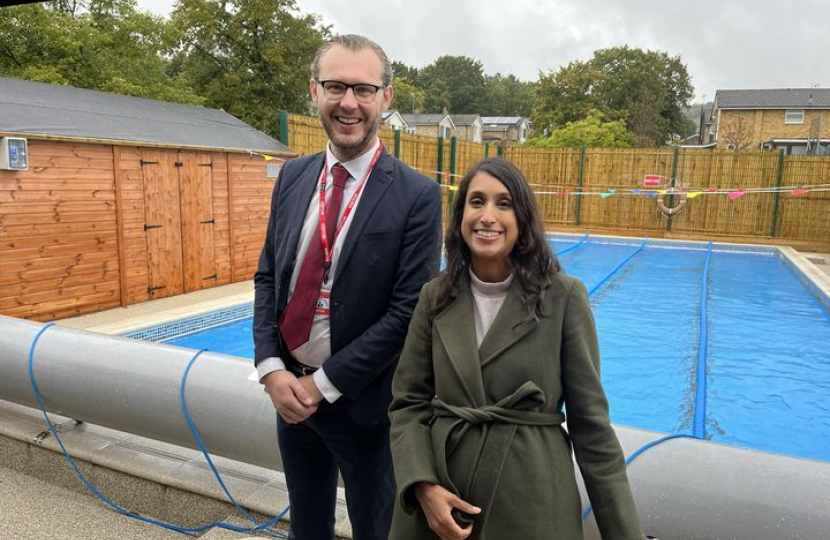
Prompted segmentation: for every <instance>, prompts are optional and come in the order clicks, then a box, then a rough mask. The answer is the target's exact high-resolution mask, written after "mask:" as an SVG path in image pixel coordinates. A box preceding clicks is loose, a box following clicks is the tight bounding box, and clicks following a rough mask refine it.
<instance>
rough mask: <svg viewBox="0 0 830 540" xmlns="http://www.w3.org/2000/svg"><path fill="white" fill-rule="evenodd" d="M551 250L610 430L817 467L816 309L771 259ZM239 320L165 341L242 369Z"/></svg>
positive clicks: (565, 245) (809, 289)
mask: <svg viewBox="0 0 830 540" xmlns="http://www.w3.org/2000/svg"><path fill="white" fill-rule="evenodd" d="M551 242H552V246H553V247H554V249H555V250H556V251H557V252H558V253H559V259H560V261H561V263H562V267H563V270H564V271H566V272H567V273H569V274H571V275H575V276H577V277H579V278H580V279H582V280H583V281H584V282H585V284H586V286H587V287H588V289H589V291H591V304H592V306H593V309H594V314H595V317H596V321H597V330H598V333H599V339H600V348H601V352H602V380H603V384H604V385H605V389H606V392H607V394H608V398H609V401H610V403H611V419H612V421H613V422H614V423H616V424H623V425H630V426H635V427H640V428H644V429H650V430H657V431H664V432H672V433H690V434H691V433H692V432H693V430H694V426H695V422H696V421H698V422H700V426H702V429H703V436H704V437H705V438H708V439H711V440H714V441H718V442H723V443H727V444H733V445H738V446H742V447H748V448H755V449H759V450H765V451H770V452H777V453H782V454H789V455H793V456H799V457H807V458H813V459H820V460H827V461H830V444H828V443H827V442H826V441H828V440H830V348H829V347H828V344H830V317H828V306H830V301H829V300H828V298H827V296H826V294H825V293H823V292H822V291H821V290H819V289H817V288H816V287H815V286H814V285H810V283H809V282H808V281H807V280H806V278H805V277H804V276H803V274H802V273H801V271H800V270H799V269H798V268H797V267H795V266H794V265H793V263H792V262H790V261H789V260H788V259H787V258H786V257H784V256H782V255H781V252H780V251H778V250H777V249H775V248H764V247H757V246H735V245H725V244H715V245H713V246H712V249H711V253H710V251H709V247H708V246H707V245H706V244H700V243H690V242H672V241H648V242H646V243H645V245H643V241H641V240H631V239H619V238H594V237H592V238H587V237H581V238H580V237H571V236H556V237H553V238H552V240H551ZM707 260H708V264H707ZM704 290H705V295H704V294H702V292H703V291H704ZM248 309H250V307H248ZM240 317H243V318H239V317H237V318H238V320H235V321H231V322H228V323H225V324H223V325H220V326H217V327H214V328H210V329H205V330H201V331H199V332H195V333H192V334H189V335H186V336H181V337H176V338H173V339H169V340H167V341H168V343H173V344H177V345H181V346H185V347H190V348H207V349H210V350H212V351H216V352H223V353H226V354H233V355H237V356H243V357H249V358H250V357H252V356H253V342H252V340H251V320H250V317H244V315H240ZM702 321H704V322H705V324H704V325H703V326H702V324H701V322H702ZM702 329H703V330H704V332H703V333H702ZM134 334H135V333H134ZM139 337H148V336H147V335H146V331H145V335H144V336H139ZM701 337H703V338H704V339H703V340H701ZM701 351H703V352H702V353H701ZM699 357H700V358H702V360H703V362H704V363H703V364H702V366H703V369H702V373H701V374H699V373H698V371H699V369H698V368H699ZM701 400H702V401H701ZM701 403H702V404H703V407H701ZM701 410H703V411H705V414H703V416H702V417H701V416H700V415H701V414H702V412H701ZM696 414H697V415H699V416H698V418H697V419H696Z"/></svg>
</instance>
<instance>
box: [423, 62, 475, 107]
mask: <svg viewBox="0 0 830 540" xmlns="http://www.w3.org/2000/svg"><path fill="white" fill-rule="evenodd" d="M417 83H418V86H419V87H420V88H422V89H423V90H424V93H425V97H424V109H425V110H426V111H427V112H440V111H441V110H442V109H444V108H446V109H447V110H448V111H449V112H450V113H452V114H475V113H480V111H481V109H482V98H483V96H484V68H483V66H482V64H481V62H479V61H478V60H474V59H472V58H468V57H466V56H448V55H447V56H441V57H439V58H438V59H437V60H435V62H433V63H432V64H429V65H428V66H426V67H424V68H423V69H421V70H419V72H418V79H417Z"/></svg>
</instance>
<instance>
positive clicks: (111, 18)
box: [0, 0, 202, 104]
mask: <svg viewBox="0 0 830 540" xmlns="http://www.w3.org/2000/svg"><path fill="white" fill-rule="evenodd" d="M173 42H174V39H173V36H172V35H171V33H170V30H169V28H168V27H167V25H166V23H165V22H164V20H163V19H161V18H159V17H155V16H153V15H150V14H148V13H143V12H140V11H138V10H137V9H136V3H135V0H77V1H73V2H69V1H62V2H55V3H50V4H35V5H22V6H14V7H9V8H5V9H2V10H0V74H2V75H4V76H7V77H15V78H20V79H27V80H32V81H40V82H45V83H51V84H61V85H66V86H75V87H78V88H89V89H94V90H101V91H104V92H113V93H117V94H127V95H132V96H139V97H146V98H153V99H162V100H166V101H177V102H182V103H191V104H200V103H202V99H201V98H200V97H199V96H198V95H196V93H194V92H193V90H192V89H191V88H190V87H189V86H188V85H187V83H186V82H185V81H184V80H183V79H181V78H179V77H171V76H170V75H168V74H167V73H166V69H167V67H168V61H167V60H166V59H165V54H166V53H167V51H168V50H169V49H170V46H171V45H172V43H173Z"/></svg>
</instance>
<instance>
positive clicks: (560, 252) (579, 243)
mask: <svg viewBox="0 0 830 540" xmlns="http://www.w3.org/2000/svg"><path fill="white" fill-rule="evenodd" d="M587 239H588V233H585V236H583V237H582V239H580V240H579V242H577V243H576V244H574V245H572V246H571V247H567V248H565V249H563V250H562V251H557V252H556V256H557V257H559V256H560V255H564V254H565V253H568V252H570V251H573V250H575V249H576V248H578V247H579V246H581V245H582V244H583V243H584V242H585V240H587Z"/></svg>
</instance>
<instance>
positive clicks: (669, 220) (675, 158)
mask: <svg viewBox="0 0 830 540" xmlns="http://www.w3.org/2000/svg"><path fill="white" fill-rule="evenodd" d="M679 160H680V148H679V147H677V146H676V147H675V148H674V153H673V154H672V160H671V180H670V181H669V187H670V188H673V187H675V184H676V182H677V162H678V161H679ZM667 204H668V206H669V208H673V207H674V195H669V197H668V203H667ZM673 218H674V216H673V215H671V214H669V216H668V217H667V218H666V232H671V224H672V219H673Z"/></svg>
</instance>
